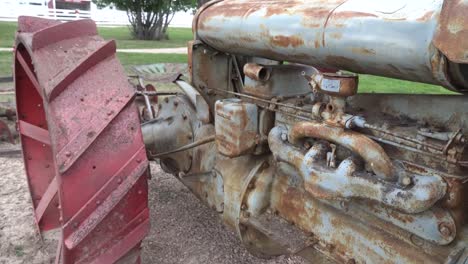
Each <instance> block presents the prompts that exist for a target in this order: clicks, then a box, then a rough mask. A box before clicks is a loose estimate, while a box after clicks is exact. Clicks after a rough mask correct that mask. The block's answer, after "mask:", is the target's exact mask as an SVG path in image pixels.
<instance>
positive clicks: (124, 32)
mask: <svg viewBox="0 0 468 264" xmlns="http://www.w3.org/2000/svg"><path fill="white" fill-rule="evenodd" d="M16 27H17V24H16V22H0V47H3V48H5V47H6V48H10V47H12V46H13V41H14V38H15V32H16ZM98 31H99V34H100V35H101V36H102V37H103V38H104V39H115V40H116V41H117V48H119V49H145V48H152V49H157V48H176V47H186V46H187V41H189V40H191V39H192V29H191V28H169V29H168V33H169V40H163V41H149V40H134V39H132V36H131V34H130V30H129V29H128V27H125V26H122V27H98Z"/></svg>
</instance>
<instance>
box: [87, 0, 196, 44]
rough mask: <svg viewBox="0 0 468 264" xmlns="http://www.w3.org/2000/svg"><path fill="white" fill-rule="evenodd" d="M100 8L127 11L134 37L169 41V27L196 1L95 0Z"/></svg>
mask: <svg viewBox="0 0 468 264" xmlns="http://www.w3.org/2000/svg"><path fill="white" fill-rule="evenodd" d="M93 2H94V3H96V4H97V5H98V6H100V7H103V6H107V5H114V6H115V7H117V8H118V9H120V10H126V11H127V16H128V20H129V22H130V24H131V30H132V34H133V37H135V38H136V39H143V40H162V39H168V35H167V27H168V26H169V23H170V22H171V20H172V18H173V17H174V14H175V12H177V11H188V10H190V9H192V8H194V7H196V5H197V1H196V0H93Z"/></svg>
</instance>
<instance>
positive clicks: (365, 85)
mask: <svg viewBox="0 0 468 264" xmlns="http://www.w3.org/2000/svg"><path fill="white" fill-rule="evenodd" d="M98 30H99V34H100V35H101V36H103V37H104V38H105V39H115V40H116V41H117V47H118V48H120V49H122V48H132V49H134V48H174V47H185V46H186V43H187V41H189V40H191V39H192V30H191V29H190V28H169V38H170V39H169V40H165V41H143V40H133V39H132V37H131V35H130V31H129V29H128V28H127V27H99V28H98ZM15 31H16V23H15V22H0V47H12V46H13V40H14V35H15ZM117 56H118V57H119V59H120V61H121V63H122V64H123V65H124V67H125V68H126V69H129V67H130V66H132V65H142V64H152V63H164V62H172V63H187V55H183V54H141V53H138V54H135V53H133V54H131V53H118V54H117ZM0 76H11V54H10V53H9V52H0ZM359 91H360V92H362V93H371V92H379V93H406V94H408V93H411V94H448V93H451V92H449V91H448V90H446V89H444V88H442V87H439V86H434V85H427V84H420V83H412V82H407V81H400V80H395V79H388V78H383V77H375V76H369V75H360V85H359Z"/></svg>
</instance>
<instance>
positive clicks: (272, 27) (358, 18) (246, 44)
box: [193, 0, 468, 90]
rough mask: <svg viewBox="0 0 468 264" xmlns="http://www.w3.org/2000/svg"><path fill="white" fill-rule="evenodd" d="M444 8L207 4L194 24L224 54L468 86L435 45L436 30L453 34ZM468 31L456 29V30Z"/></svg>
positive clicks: (297, 0)
mask: <svg viewBox="0 0 468 264" xmlns="http://www.w3.org/2000/svg"><path fill="white" fill-rule="evenodd" d="M453 2H457V1H453ZM462 2H463V1H462ZM443 4H446V5H447V6H449V5H455V4H456V3H453V4H452V3H450V1H449V0H445V3H444V0H435V1H427V0H402V1H375V0H347V1H346V0H333V1H323V0H292V1H283V0H254V1H250V0H249V1H247V0H224V1H219V2H211V3H210V5H207V6H206V8H204V9H203V10H202V11H200V12H199V13H198V14H197V16H196V19H195V20H194V25H193V26H194V32H195V33H196V36H197V37H198V38H199V39H200V40H201V41H203V42H205V43H206V44H208V45H210V46H211V47H213V48H215V49H217V50H220V51H223V52H226V53H229V54H241V55H248V56H254V57H264V58H268V59H272V60H278V61H290V62H297V63H303V64H307V65H313V66H316V67H322V68H329V69H330V68H331V69H342V70H347V71H352V72H356V73H365V74H372V75H380V76H386V77H391V78H398V79H403V80H409V81H416V82H423V83H431V84H436V85H442V86H445V87H446V88H449V89H452V90H464V89H468V78H467V75H468V71H467V70H466V68H467V67H466V64H463V63H468V62H466V61H467V60H466V58H461V59H460V60H458V61H456V63H454V62H453V61H447V57H448V54H449V53H450V52H451V50H450V48H449V46H448V45H445V46H441V45H437V46H436V45H435V44H434V43H437V42H436V41H435V40H437V38H436V37H437V36H438V35H442V33H444V32H442V33H440V32H439V31H441V30H442V31H443V30H445V31H450V30H449V29H445V28H441V27H439V25H440V23H441V22H440V21H442V20H443V19H444V17H441V16H442V15H446V13H447V12H443V13H442V14H441V11H442V9H443ZM447 8H448V7H447ZM457 8H458V9H461V10H465V11H460V12H458V13H457V14H456V15H458V16H463V15H462V14H463V13H465V14H466V12H468V5H467V4H466V3H465V4H463V3H461V4H459V7H457ZM459 18H460V17H459ZM451 19H452V20H453V21H457V18H456V17H453V18H451ZM460 19H463V17H461V18H460ZM465 27H466V25H464V24H462V25H457V28H460V30H461V31H463V30H464V28H465ZM457 31H458V30H457ZM457 37H458V38H459V39H460V40H463V37H462V35H461V34H460V35H459V36H457ZM461 45H463V44H461ZM436 47H440V49H437V48H436ZM454 47H455V48H456V46H454ZM454 47H452V48H454ZM463 48H464V49H466V46H465V47H459V48H457V49H463ZM446 56H447V57H446ZM451 59H452V58H451ZM462 60H464V61H465V62H463V63H460V61H462ZM464 65H465V66H464ZM453 69H459V70H455V71H454V70H453ZM463 69H464V70H463ZM459 75H461V76H464V77H462V78H459V77H460V76H459ZM455 80H456V81H455Z"/></svg>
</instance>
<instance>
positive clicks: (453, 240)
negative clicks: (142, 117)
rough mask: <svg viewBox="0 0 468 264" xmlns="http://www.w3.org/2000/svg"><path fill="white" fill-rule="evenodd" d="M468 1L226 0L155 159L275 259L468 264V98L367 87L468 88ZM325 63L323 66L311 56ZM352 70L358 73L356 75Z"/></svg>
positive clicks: (198, 20) (192, 54)
mask: <svg viewBox="0 0 468 264" xmlns="http://www.w3.org/2000/svg"><path fill="white" fill-rule="evenodd" d="M467 12H468V3H466V1H440V0H439V1H385V2H382V1H370V0H348V1H343V0H337V1H321V0H302V1H299V0H294V1H279V0H268V1H267V0H264V1H263V0H256V1H246V0H224V1H220V0H215V1H211V2H210V3H208V4H206V5H205V6H203V7H202V8H201V9H200V10H199V11H198V13H197V15H196V17H195V19H194V22H193V29H194V33H195V34H196V38H195V40H194V41H193V42H191V43H189V47H188V48H189V68H190V75H191V76H190V77H191V78H190V80H189V81H187V82H186V81H184V80H182V79H180V78H179V79H177V81H176V83H177V84H178V85H179V86H180V87H181V88H182V90H183V91H184V92H185V95H183V96H173V97H166V98H165V100H164V101H163V102H161V103H160V104H159V111H158V113H157V115H156V117H155V119H153V120H150V121H148V122H146V123H144V124H143V126H142V129H143V136H144V141H145V144H146V146H147V149H148V153H149V158H150V159H158V160H160V164H161V166H162V168H163V169H164V170H166V171H168V172H170V173H173V174H174V175H175V176H176V177H177V178H178V179H179V180H180V181H181V182H182V183H184V184H185V185H186V186H187V187H188V188H189V189H190V190H191V191H193V193H195V194H196V195H197V197H198V198H199V199H200V200H202V201H203V202H204V203H206V204H207V205H208V206H209V207H211V208H213V210H215V211H217V212H218V213H219V214H220V216H221V217H222V219H223V220H224V222H225V223H226V224H227V225H229V226H231V227H232V228H234V230H236V232H237V234H238V236H239V238H240V239H241V241H242V243H243V244H244V245H245V246H246V247H247V248H248V249H249V250H250V251H251V252H252V253H253V254H255V255H258V256H261V257H267V256H274V255H278V254H298V255H301V256H303V257H304V258H307V259H314V258H316V254H315V252H317V251H318V252H320V253H323V255H324V256H326V257H327V259H331V260H334V261H337V262H344V263H444V262H445V263H458V262H459V263H464V261H466V260H467V256H468V252H467V250H466V242H467V239H468V237H467V235H468V234H467V227H466V204H468V203H467V202H468V201H467V197H466V196H465V193H466V190H465V188H466V184H465V183H466V181H467V179H468V178H467V166H468V155H467V152H466V150H465V146H466V140H467V139H466V134H465V133H466V131H467V128H468V127H467V124H466V121H467V120H468V119H467V117H468V110H467V109H468V103H467V102H468V101H467V98H466V97H464V96H461V95H453V96H448V95H447V96H445V95H401V94H395V95H389V94H357V92H358V76H357V75H356V74H354V73H365V74H373V75H380V76H386V77H392V78H398V79H403V80H410V81H415V82H423V83H430V84H437V85H441V86H444V87H446V88H447V89H450V90H452V91H456V92H460V93H463V92H466V91H467V89H468V64H467V63H468V56H467V55H468V34H467V32H468V20H467V17H466V13H467ZM309 65H311V66H309ZM351 72H353V73H351Z"/></svg>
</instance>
